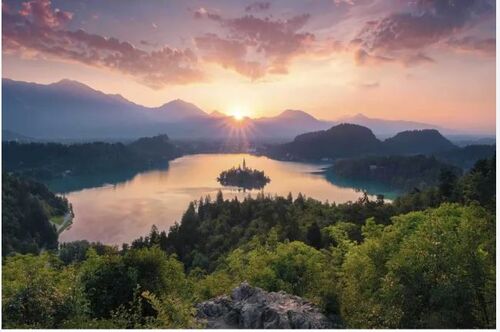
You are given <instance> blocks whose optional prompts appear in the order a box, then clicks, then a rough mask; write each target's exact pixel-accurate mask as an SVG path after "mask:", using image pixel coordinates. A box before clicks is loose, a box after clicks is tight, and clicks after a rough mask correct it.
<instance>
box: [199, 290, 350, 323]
mask: <svg viewBox="0 0 500 332" xmlns="http://www.w3.org/2000/svg"><path fill="white" fill-rule="evenodd" d="M197 318H198V320H199V321H200V322H202V323H204V324H206V328H210V329H230V328H233V329H234V328H239V329H326V328H338V327H341V326H340V324H339V323H335V322H333V321H331V320H329V319H328V318H327V317H326V316H325V315H323V314H322V313H321V312H320V310H319V309H318V308H316V307H315V306H314V305H313V304H312V303H310V302H308V301H306V300H304V299H302V298H300V297H298V296H293V295H289V294H286V293H284V292H277V293H275V292H266V291H264V290H262V289H260V288H255V287H251V286H250V285H248V284H247V283H242V284H241V285H240V286H238V287H237V288H235V289H234V290H233V291H232V294H231V296H219V297H216V298H214V299H211V300H208V301H205V302H202V303H199V304H198V305H197Z"/></svg>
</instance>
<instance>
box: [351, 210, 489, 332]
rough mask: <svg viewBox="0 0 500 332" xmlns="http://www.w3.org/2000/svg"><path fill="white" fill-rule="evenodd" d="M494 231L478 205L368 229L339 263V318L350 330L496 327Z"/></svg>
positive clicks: (416, 215)
mask: <svg viewBox="0 0 500 332" xmlns="http://www.w3.org/2000/svg"><path fill="white" fill-rule="evenodd" d="M494 234H495V222H494V218H493V217H492V216H491V215H490V214H489V213H487V212H486V210H484V209H483V208H481V207H479V206H477V205H472V206H466V207H463V206H459V205H457V204H443V205H442V206H441V207H439V208H437V209H429V210H426V211H422V212H412V213H409V214H406V215H401V216H398V217H394V218H393V224H392V225H390V226H387V227H386V228H385V229H383V230H382V231H381V230H380V229H375V228H373V226H370V230H367V231H366V232H365V235H366V236H367V237H366V238H365V241H364V242H363V243H362V244H361V245H359V246H357V247H354V248H353V249H352V250H350V252H349V254H348V255H347V256H346V260H345V262H344V264H343V267H342V270H343V276H344V278H343V285H342V287H341V290H342V294H341V296H342V314H343V317H344V319H345V320H346V322H347V324H348V325H349V326H350V327H353V328H356V327H362V328H478V327H479V328H488V327H490V328H491V327H493V326H494V325H495V295H494V294H495V236H494Z"/></svg>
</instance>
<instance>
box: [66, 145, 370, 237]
mask: <svg viewBox="0 0 500 332" xmlns="http://www.w3.org/2000/svg"><path fill="white" fill-rule="evenodd" d="M243 158H245V160H246V163H247V165H248V166H249V167H252V168H256V169H259V170H263V171H264V172H265V173H266V175H268V176H269V177H270V178H271V182H270V183H269V184H268V185H267V186H266V187H265V188H264V192H265V193H268V194H273V195H274V194H277V195H282V196H286V195H287V194H288V193H289V192H291V193H292V194H293V196H294V198H295V197H296V196H297V194H298V193H299V192H302V193H303V194H305V195H306V196H308V197H313V198H315V199H319V200H322V201H326V200H328V201H329V202H334V201H335V202H338V203H340V202H346V201H354V200H356V199H358V198H359V197H360V196H361V195H362V193H361V192H359V191H357V190H355V189H353V188H348V187H340V186H337V185H334V184H333V183H331V182H329V181H328V180H327V179H326V177H325V176H324V175H322V174H314V173H315V172H319V171H321V169H322V167H324V166H326V165H324V164H323V165H321V164H310V163H295V162H282V161H277V160H271V159H269V158H267V157H257V156H252V155H248V154H215V155H214V154H198V155H189V156H184V157H181V158H178V159H175V160H173V161H171V162H170V166H169V168H168V169H165V170H154V171H148V172H142V173H138V174H137V175H135V176H133V177H131V179H129V180H126V181H123V182H119V183H117V184H113V185H104V186H99V187H95V188H89V189H83V190H77V191H71V192H68V193H66V194H65V195H66V197H67V198H68V199H69V201H70V202H71V203H72V204H73V210H74V212H75V218H74V220H73V225H72V226H71V228H70V229H68V230H66V231H64V232H63V233H62V234H61V235H60V240H61V242H67V241H74V240H81V239H86V240H88V241H101V242H104V243H107V244H121V243H124V242H128V243H130V242H131V241H132V240H134V239H135V238H138V237H139V236H144V235H146V234H147V233H148V232H149V230H150V229H151V226H152V225H153V224H155V225H156V226H158V228H159V229H160V230H168V228H169V227H170V226H172V225H173V224H174V223H175V222H176V221H180V218H181V217H182V214H183V213H184V211H185V210H186V208H187V206H188V204H189V202H191V201H193V200H198V199H199V198H200V197H205V196H206V195H210V196H211V197H212V199H215V196H216V194H217V191H218V190H222V192H223V194H224V197H225V198H233V197H235V196H236V197H238V199H240V200H241V199H243V198H244V197H245V196H247V195H249V194H250V195H252V196H255V195H256V194H257V193H258V191H251V192H242V191H238V190H237V189H236V188H231V187H222V186H221V185H220V184H219V183H218V182H217V180H216V178H217V176H218V175H219V173H220V171H222V170H225V169H228V168H231V167H233V166H237V165H239V164H241V163H242V161H243ZM94 180H95V179H94ZM60 185H61V183H59V186H60Z"/></svg>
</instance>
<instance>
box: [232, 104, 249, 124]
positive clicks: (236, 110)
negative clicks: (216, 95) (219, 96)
mask: <svg viewBox="0 0 500 332" xmlns="http://www.w3.org/2000/svg"><path fill="white" fill-rule="evenodd" d="M229 115H230V116H232V117H233V119H234V120H236V121H238V122H240V121H243V120H244V119H245V117H246V116H247V112H246V111H245V108H244V107H242V106H235V107H233V108H232V109H231V110H230V111H229Z"/></svg>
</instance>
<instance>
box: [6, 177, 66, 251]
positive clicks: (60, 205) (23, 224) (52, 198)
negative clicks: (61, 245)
mask: <svg viewBox="0 0 500 332" xmlns="http://www.w3.org/2000/svg"><path fill="white" fill-rule="evenodd" d="M2 206H3V209H2V255H3V256H5V255H8V254H10V253H12V252H18V253H38V252H39V251H40V250H41V249H55V248H57V232H56V229H55V228H54V226H52V224H51V223H50V222H49V219H50V218H52V217H59V216H63V215H64V214H65V213H67V212H69V205H68V202H67V201H66V199H64V198H61V197H58V196H56V195H54V194H53V193H52V192H50V191H49V190H48V189H47V187H45V186H44V185H42V184H40V183H37V182H33V181H29V180H26V179H20V178H17V177H15V176H13V175H10V174H8V173H5V172H4V173H3V175H2Z"/></svg>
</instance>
